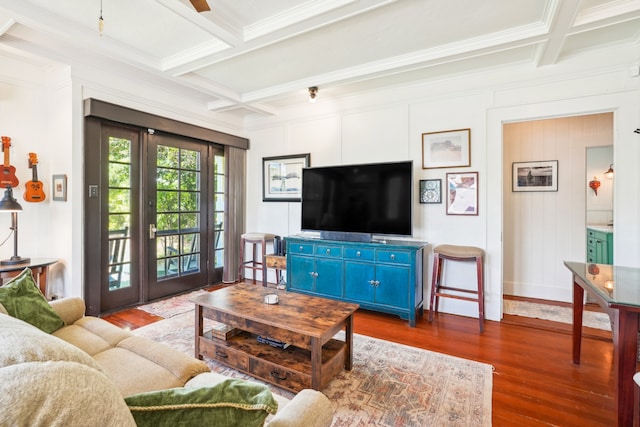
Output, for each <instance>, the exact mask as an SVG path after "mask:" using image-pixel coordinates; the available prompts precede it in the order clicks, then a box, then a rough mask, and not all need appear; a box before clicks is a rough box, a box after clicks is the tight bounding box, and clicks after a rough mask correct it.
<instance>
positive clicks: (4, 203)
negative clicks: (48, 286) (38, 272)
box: [0, 186, 31, 265]
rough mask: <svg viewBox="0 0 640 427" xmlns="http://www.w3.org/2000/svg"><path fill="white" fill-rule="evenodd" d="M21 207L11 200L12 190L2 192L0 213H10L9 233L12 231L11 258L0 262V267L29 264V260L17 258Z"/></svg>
mask: <svg viewBox="0 0 640 427" xmlns="http://www.w3.org/2000/svg"><path fill="white" fill-rule="evenodd" d="M21 210H22V206H20V203H18V201H17V200H16V199H14V198H13V188H11V187H9V186H8V187H7V189H6V190H4V197H3V198H2V200H0V212H11V231H13V256H12V257H11V258H9V259H5V260H2V261H0V265H16V264H22V263H28V262H31V260H30V259H29V258H22V257H19V256H18V211H21Z"/></svg>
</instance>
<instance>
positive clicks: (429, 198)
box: [420, 179, 442, 203]
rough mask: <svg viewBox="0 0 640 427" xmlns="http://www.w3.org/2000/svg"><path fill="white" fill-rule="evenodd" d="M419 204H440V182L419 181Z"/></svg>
mask: <svg viewBox="0 0 640 427" xmlns="http://www.w3.org/2000/svg"><path fill="white" fill-rule="evenodd" d="M420 203H442V180H441V179H421V180H420Z"/></svg>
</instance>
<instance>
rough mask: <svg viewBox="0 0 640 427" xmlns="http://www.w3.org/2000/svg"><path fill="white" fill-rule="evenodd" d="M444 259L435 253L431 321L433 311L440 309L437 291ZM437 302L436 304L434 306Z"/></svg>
mask: <svg viewBox="0 0 640 427" xmlns="http://www.w3.org/2000/svg"><path fill="white" fill-rule="evenodd" d="M441 263H442V259H441V258H440V255H439V254H434V255H433V275H432V277H431V297H430V298H429V322H432V321H433V312H434V310H435V311H438V303H437V297H436V293H437V292H438V288H439V287H440V268H441ZM434 302H435V306H434Z"/></svg>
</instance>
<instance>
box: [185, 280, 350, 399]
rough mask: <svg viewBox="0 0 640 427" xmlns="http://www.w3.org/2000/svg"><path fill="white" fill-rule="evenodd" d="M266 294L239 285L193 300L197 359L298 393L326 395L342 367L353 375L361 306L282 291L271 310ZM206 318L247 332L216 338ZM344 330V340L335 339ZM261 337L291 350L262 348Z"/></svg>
mask: <svg viewBox="0 0 640 427" xmlns="http://www.w3.org/2000/svg"><path fill="white" fill-rule="evenodd" d="M269 291H271V290H269ZM266 292H267V290H266V289H265V288H263V287H262V286H256V285H249V284H246V283H240V284H237V285H233V286H229V287H226V288H222V289H219V290H216V291H213V292H210V293H207V294H203V295H199V296H197V297H194V298H192V299H191V301H192V302H194V303H195V304H196V310H195V313H196V314H195V323H196V327H195V356H196V357H197V358H199V359H202V358H203V357H208V358H210V359H213V360H216V361H217V362H220V363H222V364H225V365H227V366H230V367H232V368H234V369H237V370H239V371H242V372H244V373H247V374H249V375H252V376H254V377H257V378H260V379H262V380H264V381H266V382H269V383H272V384H275V385H277V386H279V387H282V388H285V389H287V390H291V391H293V392H298V391H300V390H302V389H304V388H313V389H315V390H322V389H323V388H324V387H325V386H326V385H327V384H328V383H329V381H331V379H332V378H333V377H334V376H335V375H336V374H337V373H338V372H340V371H341V370H342V369H343V368H344V369H346V370H351V360H352V356H353V346H352V342H353V313H355V311H356V310H357V309H358V307H359V305H358V304H351V303H346V302H340V301H334V300H330V299H325V298H319V297H312V296H309V295H303V294H299V293H295V292H286V291H279V292H278V297H279V303H278V304H273V305H271V304H265V303H264V295H265V293H266ZM271 292H272V291H271ZM203 319H212V320H215V321H217V322H221V323H225V324H227V325H230V326H233V327H235V328H238V329H241V330H242V331H243V332H242V333H240V334H238V335H235V336H234V337H232V338H230V339H228V340H223V339H217V338H214V337H213V336H212V334H211V331H204V321H203ZM343 329H344V332H345V338H344V340H340V339H336V338H334V336H335V335H336V334H337V333H338V332H339V331H341V330H343ZM258 335H261V336H265V337H269V338H272V339H275V340H279V341H283V342H286V343H288V344H290V345H289V347H287V348H285V349H281V348H276V347H273V346H271V345H268V344H263V343H260V342H258V341H257V336H258Z"/></svg>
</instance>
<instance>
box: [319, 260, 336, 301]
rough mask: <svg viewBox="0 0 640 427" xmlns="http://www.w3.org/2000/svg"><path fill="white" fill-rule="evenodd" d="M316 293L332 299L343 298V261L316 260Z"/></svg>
mask: <svg viewBox="0 0 640 427" xmlns="http://www.w3.org/2000/svg"><path fill="white" fill-rule="evenodd" d="M314 271H315V272H316V274H317V275H316V283H315V292H317V293H318V294H321V295H326V296H331V297H342V284H343V280H342V260H341V259H338V260H335V259H323V258H316V268H315V270H314Z"/></svg>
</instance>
